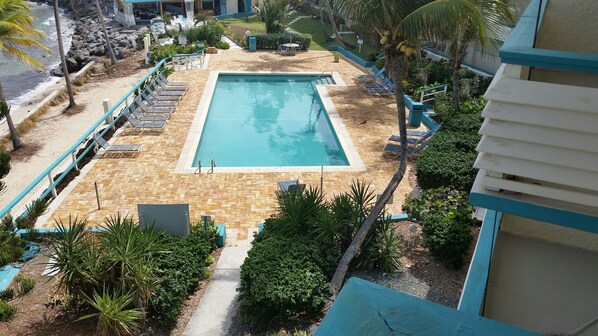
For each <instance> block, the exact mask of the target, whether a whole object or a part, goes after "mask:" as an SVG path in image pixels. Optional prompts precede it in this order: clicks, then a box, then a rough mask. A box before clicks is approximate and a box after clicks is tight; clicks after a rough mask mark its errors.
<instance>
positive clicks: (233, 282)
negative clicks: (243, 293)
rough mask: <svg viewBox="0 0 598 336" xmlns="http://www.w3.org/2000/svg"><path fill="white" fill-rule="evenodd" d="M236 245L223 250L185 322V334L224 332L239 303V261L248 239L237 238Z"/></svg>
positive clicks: (249, 246)
mask: <svg viewBox="0 0 598 336" xmlns="http://www.w3.org/2000/svg"><path fill="white" fill-rule="evenodd" d="M236 245H237V246H227V247H225V248H224V249H223V250H222V254H221V255H220V259H218V264H217V265H216V269H215V270H214V275H213V276H212V279H211V280H210V284H209V285H208V288H207V289H206V292H205V293H204V295H203V297H202V298H201V301H200V302H199V305H198V306H197V309H196V310H195V313H193V316H192V317H191V320H190V321H189V324H187V328H186V329H185V335H186V336H213V335H214V336H215V335H226V334H227V331H228V328H230V325H231V323H232V313H233V312H234V311H235V310H236V308H237V305H238V301H237V297H238V295H237V287H239V283H240V280H241V279H240V275H241V264H242V263H243V261H244V260H245V257H246V256H247V251H249V249H250V248H251V243H250V242H249V241H248V240H247V241H238V242H237V244H236Z"/></svg>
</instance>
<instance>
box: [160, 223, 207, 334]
mask: <svg viewBox="0 0 598 336" xmlns="http://www.w3.org/2000/svg"><path fill="white" fill-rule="evenodd" d="M216 237H217V233H216V228H215V227H214V226H213V225H211V226H210V227H209V229H208V231H204V228H203V225H199V226H196V227H194V229H193V231H192V233H191V234H190V235H189V236H187V237H186V238H180V237H174V236H168V235H164V236H163V237H162V244H163V246H164V247H163V249H164V250H165V251H169V252H168V253H162V254H160V255H158V256H157V258H156V259H157V274H158V276H159V277H160V282H159V283H158V284H157V285H156V289H155V293H154V295H152V297H151V300H150V301H151V305H150V310H151V313H152V315H153V316H154V318H155V319H156V320H157V321H158V324H160V325H162V326H164V327H172V326H174V325H175V324H176V322H177V320H178V317H179V313H180V312H181V309H183V306H184V304H185V300H186V299H187V296H188V295H189V294H191V293H193V291H195V290H196V289H197V286H198V284H199V280H200V279H202V278H203V277H204V275H206V274H207V275H209V272H207V273H206V272H205V269H206V259H207V257H208V255H209V254H210V252H211V251H213V250H214V249H215V248H216Z"/></svg>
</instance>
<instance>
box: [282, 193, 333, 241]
mask: <svg viewBox="0 0 598 336" xmlns="http://www.w3.org/2000/svg"><path fill="white" fill-rule="evenodd" d="M277 198H278V217H279V218H280V221H277V225H275V226H273V227H272V228H271V229H272V230H273V231H275V232H286V233H301V232H306V231H308V230H309V229H310V228H311V226H312V225H313V222H314V220H315V218H316V217H317V216H318V213H320V212H321V211H324V210H325V202H324V195H323V194H322V191H321V190H320V189H318V188H312V187H309V188H307V189H305V190H303V191H298V192H278V193H277Z"/></svg>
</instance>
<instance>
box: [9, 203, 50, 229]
mask: <svg viewBox="0 0 598 336" xmlns="http://www.w3.org/2000/svg"><path fill="white" fill-rule="evenodd" d="M47 208H48V203H47V202H46V200H45V199H42V198H39V199H36V200H34V201H32V202H31V203H30V204H28V205H27V206H26V207H25V214H24V215H23V216H21V217H19V218H17V220H16V221H15V223H16V225H17V227H18V228H19V229H33V227H34V226H35V221H37V219H38V218H39V216H41V215H42V214H43V213H44V212H45V211H46V209H47Z"/></svg>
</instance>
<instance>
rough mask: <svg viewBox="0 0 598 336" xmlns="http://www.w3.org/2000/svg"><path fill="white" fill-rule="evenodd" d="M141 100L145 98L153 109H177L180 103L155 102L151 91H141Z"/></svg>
mask: <svg viewBox="0 0 598 336" xmlns="http://www.w3.org/2000/svg"><path fill="white" fill-rule="evenodd" d="M140 95H141V98H143V100H145V101H146V102H148V104H150V106H152V107H173V108H174V107H176V106H177V105H178V104H179V103H178V102H176V101H158V100H154V99H152V97H151V94H150V93H149V91H147V93H146V91H141V93H140Z"/></svg>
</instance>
